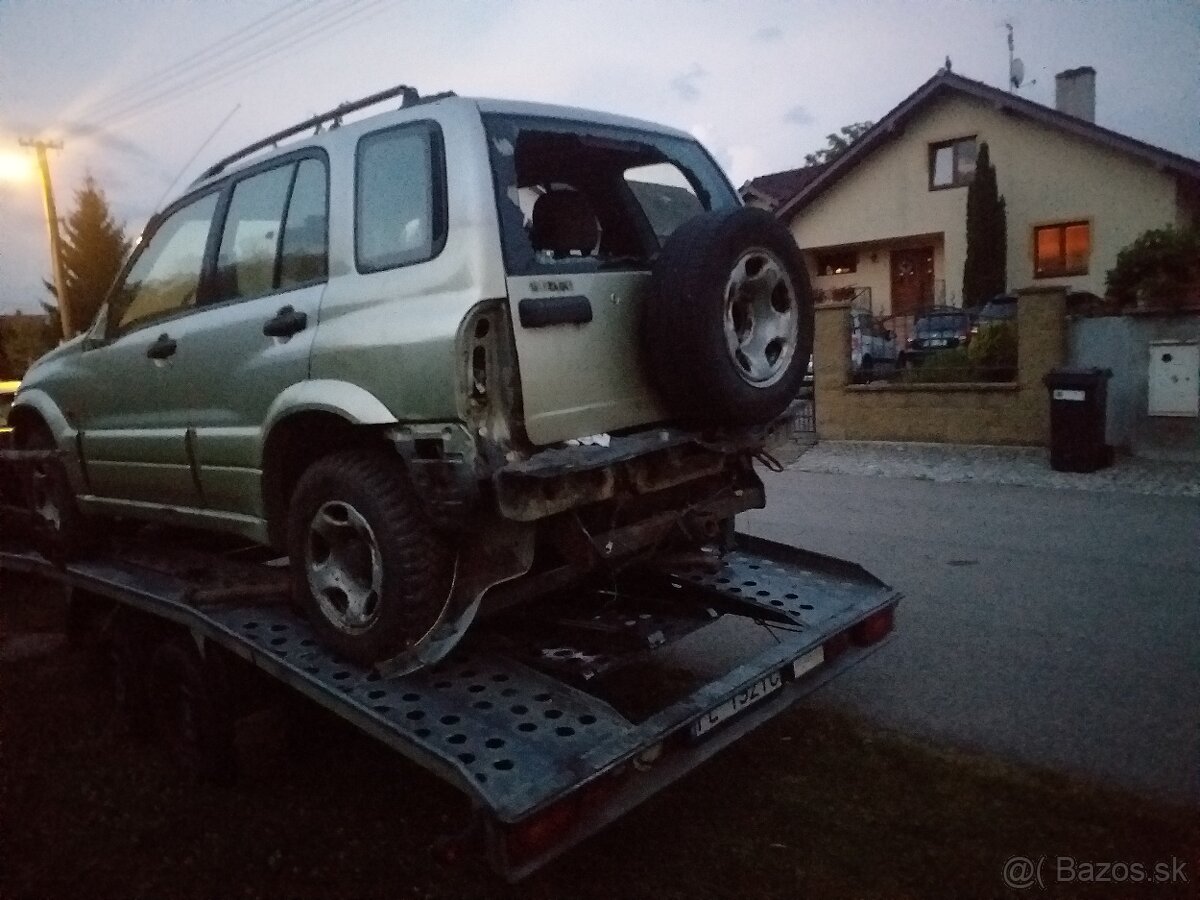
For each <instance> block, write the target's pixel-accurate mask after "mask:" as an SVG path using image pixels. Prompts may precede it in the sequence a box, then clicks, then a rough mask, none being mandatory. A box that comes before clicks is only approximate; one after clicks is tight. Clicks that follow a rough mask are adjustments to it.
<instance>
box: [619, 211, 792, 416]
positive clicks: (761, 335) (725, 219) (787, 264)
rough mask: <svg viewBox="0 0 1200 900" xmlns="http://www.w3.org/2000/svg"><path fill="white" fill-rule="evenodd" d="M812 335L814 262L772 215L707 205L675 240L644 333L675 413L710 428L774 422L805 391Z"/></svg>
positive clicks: (653, 369)
mask: <svg viewBox="0 0 1200 900" xmlns="http://www.w3.org/2000/svg"><path fill="white" fill-rule="evenodd" d="M812 338H813V300H812V288H811V287H810V285H809V281H808V272H807V270H806V269H805V266H804V260H803V258H802V257H801V255H800V250H799V248H798V247H797V246H796V242H795V241H794V240H793V239H792V235H791V233H790V232H789V231H788V230H787V228H785V227H784V226H783V225H782V224H781V223H780V222H779V221H777V220H776V219H775V217H774V216H772V215H771V214H770V213H768V212H766V211H765V210H761V209H750V208H737V209H731V210H720V211H716V212H710V213H704V214H702V215H699V216H696V217H695V218H693V219H691V220H690V221H688V222H686V223H685V224H684V225H682V226H680V227H679V228H678V229H676V231H675V233H674V234H672V235H671V237H670V238H668V240H667V242H666V245H665V246H664V247H663V249H662V252H661V253H660V254H659V258H658V262H657V264H656V265H655V269H654V296H653V297H652V298H651V299H650V302H649V303H648V304H647V308H646V313H645V320H644V322H643V326H642V339H643V350H644V354H645V358H646V363H647V366H648V368H649V370H650V376H651V378H652V379H653V381H654V384H655V386H656V387H657V388H658V390H659V392H660V394H661V395H662V397H663V399H664V400H665V401H666V403H667V405H668V407H669V408H670V410H671V411H672V412H673V413H674V414H675V415H677V416H679V417H680V418H681V419H683V420H685V421H687V422H690V423H692V424H696V425H702V426H717V425H757V424H760V423H763V422H769V421H770V420H772V419H774V418H775V417H776V416H778V415H779V414H780V413H782V412H783V411H784V409H786V408H787V405H788V404H789V403H790V402H791V401H792V400H793V399H794V398H795V396H796V392H797V391H798V390H799V388H800V384H801V382H802V381H803V379H804V375H805V372H806V371H807V366H808V358H809V354H810V353H812Z"/></svg>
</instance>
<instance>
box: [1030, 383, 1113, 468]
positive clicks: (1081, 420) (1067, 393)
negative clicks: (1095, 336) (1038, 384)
mask: <svg viewBox="0 0 1200 900" xmlns="http://www.w3.org/2000/svg"><path fill="white" fill-rule="evenodd" d="M1111 377H1112V369H1055V370H1054V371H1053V372H1051V373H1050V374H1049V375H1047V376H1046V377H1045V378H1044V379H1043V382H1044V383H1045V385H1046V387H1047V388H1048V389H1049V391H1050V468H1052V469H1054V470H1055V471H1057V472H1095V471H1096V470H1097V469H1104V468H1107V467H1108V466H1110V465H1112V447H1110V446H1108V444H1106V443H1105V442H1104V432H1105V426H1106V423H1107V415H1106V407H1107V403H1108V379H1109V378H1111Z"/></svg>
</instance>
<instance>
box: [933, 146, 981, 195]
mask: <svg viewBox="0 0 1200 900" xmlns="http://www.w3.org/2000/svg"><path fill="white" fill-rule="evenodd" d="M978 153H979V150H978V146H977V145H976V143H975V138H974V137H973V136H972V137H965V138H955V139H954V140H952V141H942V142H941V143H939V144H930V145H929V189H930V190H931V191H940V190H942V189H944V188H956V187H963V186H965V185H968V184H970V183H971V179H972V178H974V177H975V157H976V156H977V155H978Z"/></svg>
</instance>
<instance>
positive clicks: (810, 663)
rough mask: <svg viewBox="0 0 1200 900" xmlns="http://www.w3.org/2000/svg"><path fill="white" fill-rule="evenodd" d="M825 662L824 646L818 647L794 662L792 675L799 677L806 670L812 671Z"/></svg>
mask: <svg viewBox="0 0 1200 900" xmlns="http://www.w3.org/2000/svg"><path fill="white" fill-rule="evenodd" d="M823 662H825V648H824V647H818V648H817V649H816V650H809V651H808V652H807V653H805V654H804V655H803V656H801V657H800V658H799V659H797V660H795V661H794V662H793V663H792V677H793V678H799V677H800V676H801V675H803V674H804V673H805V672H811V671H812V670H813V669H815V668H816V667H817V666H819V665H821V663H823Z"/></svg>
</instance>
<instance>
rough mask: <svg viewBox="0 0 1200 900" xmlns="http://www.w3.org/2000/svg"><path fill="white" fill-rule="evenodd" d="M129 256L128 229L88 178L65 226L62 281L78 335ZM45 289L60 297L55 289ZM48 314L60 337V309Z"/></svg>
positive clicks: (53, 307) (50, 309)
mask: <svg viewBox="0 0 1200 900" xmlns="http://www.w3.org/2000/svg"><path fill="white" fill-rule="evenodd" d="M128 252H129V241H128V240H126V238H125V229H124V228H123V227H122V226H120V225H117V224H116V223H115V222H114V221H113V218H112V213H111V212H110V210H109V207H108V199H107V198H106V197H105V196H104V191H103V190H101V189H100V188H99V187H98V186H97V184H96V180H95V179H94V178H93V177H92V176H91V174H88V175H87V176H86V177H85V178H84V181H83V187H81V188H79V189H78V190H77V191H75V208H74V209H73V210H72V211H71V213H70V215H68V216H67V218H66V221H64V222H63V226H62V263H63V281H64V282H65V285H64V287H65V289H66V292H67V301H68V303H69V304H70V310H71V321H72V324H73V325H74V326H75V330H76V331H77V332H78V331H83V330H85V329H86V328H87V327H88V326H89V325H90V324H91V323H92V320H93V319H95V318H96V313H97V312H98V311H99V310H100V306H101V304H103V302H104V298H105V296H106V295H107V294H108V289H109V287H111V286H112V283H113V281H114V280H115V279H116V277H117V274H118V272H119V271H120V269H121V263H122V262H123V261H124V260H125V255H126V254H127V253H128ZM46 287H47V288H48V289H49V291H50V293H52V294H55V296H57V292H56V291H55V290H54V288H53V286H51V285H50V284H47V285H46ZM46 311H47V312H48V313H49V314H50V317H51V319H52V320H53V325H54V327H55V329H56V330H58V331H59V332H60V333H61V326H60V323H59V312H58V308H57V305H50V304H46Z"/></svg>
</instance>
